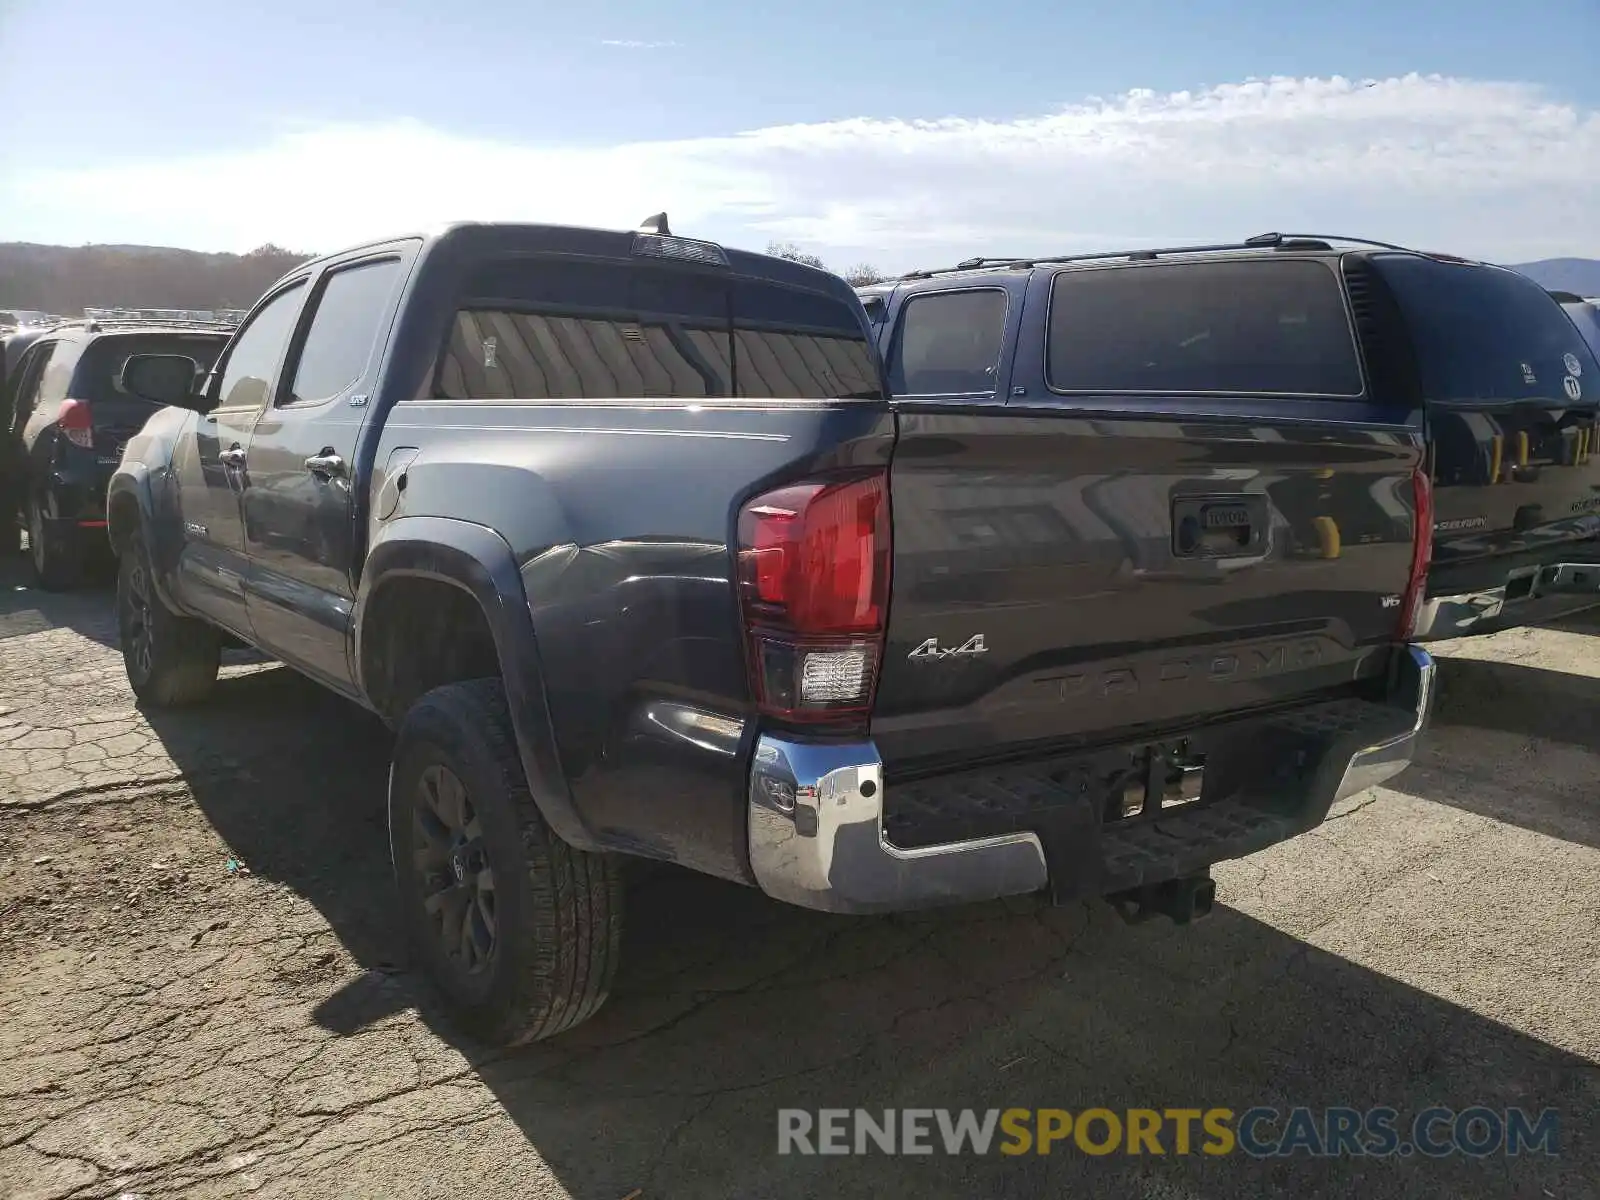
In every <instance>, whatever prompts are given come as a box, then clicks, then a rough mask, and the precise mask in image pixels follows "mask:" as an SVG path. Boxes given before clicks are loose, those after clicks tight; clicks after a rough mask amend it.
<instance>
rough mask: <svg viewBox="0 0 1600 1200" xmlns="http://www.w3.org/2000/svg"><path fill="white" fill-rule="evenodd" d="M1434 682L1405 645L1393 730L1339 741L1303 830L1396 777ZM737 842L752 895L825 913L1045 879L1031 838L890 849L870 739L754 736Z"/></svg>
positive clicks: (944, 900)
mask: <svg viewBox="0 0 1600 1200" xmlns="http://www.w3.org/2000/svg"><path fill="white" fill-rule="evenodd" d="M1434 679H1435V666H1434V662H1433V659H1432V657H1430V656H1429V654H1428V652H1427V651H1425V650H1423V649H1421V648H1420V647H1417V646H1412V647H1409V648H1408V651H1407V653H1406V655H1405V656H1404V658H1403V659H1402V660H1401V663H1400V678H1399V679H1398V680H1397V681H1396V687H1395V689H1394V694H1393V696H1392V698H1391V699H1392V707H1391V706H1389V705H1386V706H1384V707H1385V708H1386V709H1387V710H1388V712H1389V714H1390V715H1389V717H1388V718H1387V719H1386V720H1385V722H1384V724H1385V726H1386V728H1387V729H1388V730H1390V731H1393V730H1394V729H1395V728H1396V726H1397V725H1399V726H1400V727H1401V730H1402V731H1401V732H1398V733H1396V732H1390V733H1388V735H1387V736H1385V737H1383V738H1381V739H1380V740H1376V741H1374V742H1372V743H1371V744H1369V745H1366V746H1363V747H1362V748H1360V749H1357V750H1355V751H1353V752H1352V751H1351V750H1350V749H1349V744H1348V743H1345V748H1344V749H1343V750H1341V751H1340V753H1341V754H1342V755H1348V757H1347V758H1346V760H1345V764H1344V767H1343V770H1342V773H1339V774H1334V775H1332V776H1331V778H1330V776H1329V774H1328V773H1327V772H1323V771H1319V772H1317V773H1315V778H1318V779H1321V780H1323V781H1324V782H1322V783H1320V784H1318V785H1316V787H1317V790H1319V791H1322V795H1321V796H1320V797H1316V798H1311V797H1308V798H1307V800H1308V803H1307V805H1306V808H1307V810H1308V811H1311V812H1313V813H1315V814H1317V815H1315V816H1314V817H1313V818H1312V822H1313V823H1314V822H1315V821H1316V820H1320V819H1321V817H1320V814H1323V813H1326V811H1327V808H1328V806H1329V805H1330V804H1331V803H1334V802H1336V801H1337V800H1341V799H1345V798H1347V797H1349V796H1352V795H1354V794H1356V793H1357V792H1360V791H1363V790H1364V789H1366V788H1369V787H1372V786H1373V785H1374V784H1377V783H1381V782H1383V781H1384V780H1386V779H1389V778H1392V777H1393V776H1394V775H1396V774H1398V773H1399V772H1401V771H1403V770H1404V769H1405V768H1406V766H1407V765H1408V764H1409V763H1410V762H1411V759H1412V756H1413V754H1414V753H1415V750H1416V745H1417V741H1418V738H1419V736H1420V735H1421V732H1422V730H1423V727H1424V726H1425V724H1426V722H1427V718H1428V713H1429V710H1430V708H1431V706H1432V703H1433V696H1434V691H1435V687H1434ZM1396 707H1398V708H1400V709H1402V710H1403V711H1404V712H1406V713H1408V714H1409V717H1410V720H1409V722H1406V721H1405V720H1404V719H1402V720H1399V721H1396V720H1395V717H1397V716H1399V714H1397V713H1395V711H1394V708H1396ZM1334 771H1338V768H1337V767H1336V766H1335V767H1334ZM1333 780H1337V784H1336V786H1335V791H1336V794H1335V795H1334V796H1332V797H1329V796H1328V795H1327V792H1326V791H1325V790H1323V789H1326V788H1327V787H1328V786H1329V783H1330V782H1332V781H1333ZM1310 786H1311V785H1309V784H1308V788H1309V787H1310ZM1285 828H1286V829H1287V830H1289V832H1293V828H1292V826H1290V825H1285ZM1282 836H1287V834H1284V835H1282ZM749 838H750V864H751V868H752V870H753V871H754V874H755V877H756V881H757V883H758V884H759V885H760V887H761V889H762V891H764V892H766V893H767V894H768V895H769V896H772V897H774V898H775V899H778V900H783V901H787V902H788V903H790V904H798V905H801V906H803V907H805V908H815V909H821V910H824V911H827V912H841V913H873V912H896V911H904V910H910V909H917V908H927V907H931V906H935V905H941V904H958V903H965V902H971V901H979V900H991V899H995V898H997V897H1000V896H1010V895H1021V894H1024V893H1028V892H1036V891H1039V890H1041V889H1043V888H1045V887H1046V886H1047V885H1049V884H1050V882H1051V880H1050V874H1049V869H1048V867H1047V865H1046V858H1045V851H1044V846H1043V844H1042V843H1041V841H1040V839H1039V837H1038V836H1037V835H1036V834H1034V833H1032V832H1026V831H1024V832H1016V833H1007V834H1003V835H1000V836H996V837H984V838H977V839H974V840H970V841H960V842H947V843H944V844H942V845H934V846H919V847H916V848H914V849H906V848H903V847H900V846H896V845H894V844H893V843H891V842H890V841H889V839H888V837H887V836H886V835H885V832H884V783H883V763H882V760H881V758H880V757H879V755H878V751H877V748H876V747H875V746H874V745H873V744H872V743H871V742H870V741H865V742H852V743H844V744H837V743H834V744H810V743H805V742H796V741H792V740H788V739H786V738H782V737H777V736H774V735H771V734H765V735H763V736H762V737H761V738H760V740H759V741H758V743H757V746H756V753H755V761H754V763H753V765H752V767H751V773H750V787H749ZM1226 857H1229V855H1228V854H1226V853H1219V854H1218V855H1217V858H1218V860H1220V859H1222V858H1226Z"/></svg>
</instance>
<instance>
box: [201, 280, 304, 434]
mask: <svg viewBox="0 0 1600 1200" xmlns="http://www.w3.org/2000/svg"><path fill="white" fill-rule="evenodd" d="M304 291H305V284H304V283H303V282H301V283H295V284H291V285H290V286H289V287H286V288H284V290H283V291H281V292H279V293H278V294H277V295H276V296H274V297H273V298H272V299H271V300H269V301H267V303H266V305H265V306H264V307H263V308H261V309H260V310H259V311H258V312H257V313H256V315H255V316H254V317H252V318H251V319H250V323H249V324H248V325H246V326H245V327H244V328H243V329H242V330H240V332H239V335H238V336H237V337H236V338H235V339H234V341H233V348H232V349H231V350H229V351H228V359H227V362H226V363H225V364H224V365H223V368H222V383H221V386H220V390H219V391H218V393H217V395H218V398H219V407H221V408H259V407H261V405H263V404H264V403H266V400H267V396H268V394H269V393H270V391H271V389H272V381H273V378H274V377H275V376H276V374H277V370H278V364H279V363H280V362H281V361H283V350H284V347H285V345H287V343H288V341H289V335H290V334H291V333H292V332H293V331H294V319H295V315H296V314H297V313H298V312H299V310H300V297H301V294H302V293H303V292H304Z"/></svg>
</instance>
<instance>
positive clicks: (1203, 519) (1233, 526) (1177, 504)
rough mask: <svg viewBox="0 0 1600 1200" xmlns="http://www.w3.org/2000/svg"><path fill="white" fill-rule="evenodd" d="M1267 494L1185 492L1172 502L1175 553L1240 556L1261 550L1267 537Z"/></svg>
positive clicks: (1212, 556)
mask: <svg viewBox="0 0 1600 1200" xmlns="http://www.w3.org/2000/svg"><path fill="white" fill-rule="evenodd" d="M1267 512H1268V509H1267V498H1266V497H1265V496H1185V497H1182V498H1180V499H1177V500H1174V501H1173V502H1172V553H1173V554H1174V555H1176V556H1177V557H1179V558H1237V557H1242V556H1246V555H1253V554H1259V553H1261V550H1262V547H1263V546H1264V545H1265V544H1266V540H1267V525H1268V518H1267Z"/></svg>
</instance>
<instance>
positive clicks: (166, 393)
mask: <svg viewBox="0 0 1600 1200" xmlns="http://www.w3.org/2000/svg"><path fill="white" fill-rule="evenodd" d="M200 374H201V371H200V364H199V363H197V362H195V361H194V359H192V358H188V357H185V356H184V355H182V354H130V355H129V356H128V361H127V362H125V363H123V364H122V374H121V375H120V376H119V377H118V379H117V383H118V384H119V386H120V387H121V388H122V390H123V391H125V392H127V393H128V394H129V395H132V396H137V397H138V398H139V399H141V400H148V401H149V402H150V403H151V404H165V405H171V406H172V407H174V408H187V409H189V410H191V411H192V412H197V413H208V412H210V411H211V409H212V404H211V400H210V398H209V397H208V396H205V395H203V394H202V393H200V392H198V391H197V390H196V389H195V381H196V380H198V379H199V377H200Z"/></svg>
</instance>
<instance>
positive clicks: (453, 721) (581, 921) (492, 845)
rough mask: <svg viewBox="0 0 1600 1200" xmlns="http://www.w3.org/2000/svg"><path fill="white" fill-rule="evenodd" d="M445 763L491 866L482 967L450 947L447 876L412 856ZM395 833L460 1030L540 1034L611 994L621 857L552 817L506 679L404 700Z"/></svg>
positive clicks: (578, 1017) (392, 784)
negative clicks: (523, 748)
mask: <svg viewBox="0 0 1600 1200" xmlns="http://www.w3.org/2000/svg"><path fill="white" fill-rule="evenodd" d="M439 767H442V768H444V769H446V770H448V771H449V772H451V773H453V775H454V777H455V779H456V780H458V781H459V783H460V785H461V787H462V789H463V790H464V792H465V795H466V797H467V799H468V801H469V802H470V805H471V809H472V811H473V813H474V814H475V820H476V822H477V823H478V825H479V827H480V835H479V838H478V839H477V841H479V842H481V851H479V853H481V854H482V856H483V858H484V859H486V860H487V866H488V868H489V869H490V870H491V871H492V877H493V890H494V893H495V896H494V912H493V916H494V931H493V935H492V936H493V940H492V945H491V947H490V948H489V950H488V951H487V953H486V954H484V956H483V957H484V963H483V965H482V966H481V967H480V968H479V969H478V970H477V971H476V972H472V971H470V970H469V969H468V968H467V966H466V965H464V963H463V961H462V960H461V959H458V958H452V957H451V955H450V953H449V951H448V949H447V935H445V934H443V933H442V932H441V931H440V929H438V928H436V925H442V924H443V920H442V919H441V920H436V918H435V917H434V916H433V915H431V914H430V913H429V911H428V908H427V904H426V898H427V896H428V895H429V893H430V892H433V893H437V892H439V891H440V890H441V885H440V880H439V878H438V875H439V873H438V872H433V873H429V872H426V871H425V870H424V868H423V866H421V865H419V864H418V863H417V862H416V859H415V853H414V852H415V851H416V849H417V847H418V846H421V845H423V842H422V839H424V838H425V837H426V836H427V835H426V834H424V833H423V831H422V830H421V829H420V827H419V824H418V822H419V821H420V820H421V819H422V818H419V817H418V815H417V812H418V809H417V803H418V800H417V798H418V796H419V794H420V791H419V789H422V788H423V787H424V777H425V773H429V772H430V769H432V768H439ZM437 776H438V772H437V770H434V771H433V772H432V777H433V778H437ZM389 842H390V853H391V855H392V858H393V862H394V870H395V880H396V884H397V886H398V888H399V892H400V904H401V912H402V914H403V917H402V919H403V921H404V922H405V927H406V933H407V937H408V939H409V942H410V945H411V948H412V952H413V954H414V955H415V959H414V961H415V962H416V963H417V964H418V965H419V966H421V967H422V968H423V969H424V970H425V971H426V972H427V974H428V975H429V977H430V978H431V979H432V981H433V982H434V984H435V986H436V987H437V988H438V989H439V991H440V992H441V994H442V995H443V996H444V998H445V1000H446V1001H447V1002H448V1004H449V1005H450V1008H451V1009H452V1010H453V1013H454V1016H455V1019H456V1021H457V1022H458V1023H459V1024H460V1026H461V1027H462V1029H463V1030H464V1031H465V1032H467V1033H469V1034H470V1035H472V1036H473V1037H475V1038H477V1039H479V1040H480V1041H483V1042H486V1043H488V1044H490V1045H494V1046H514V1045H518V1044H522V1043H526V1042H533V1041H539V1040H541V1039H544V1038H548V1037H552V1036H554V1035H555V1034H558V1033H562V1032H564V1031H565V1030H568V1029H571V1028H572V1027H573V1026H575V1025H578V1024H580V1023H581V1022H583V1021H586V1020H588V1019H589V1018H590V1017H591V1016H593V1015H594V1014H595V1012H597V1011H598V1010H599V1008H600V1006H601V1005H603V1004H604V1003H605V1001H606V997H607V996H608V995H609V994H610V990H611V983H612V979H613V977H614V976H615V974H616V969H617V962H618V959H619V957H620V950H621V944H622V893H623V888H622V864H621V862H620V861H619V860H618V859H617V858H616V857H614V856H610V855H602V854H591V853H587V852H585V851H581V850H575V849H573V848H572V847H571V846H568V845H567V844H566V843H565V842H563V841H562V840H561V839H560V838H559V837H557V836H556V834H555V832H554V831H553V830H552V829H551V828H550V827H549V825H547V824H546V823H545V820H544V817H543V815H542V814H541V813H540V812H539V807H538V805H537V804H536V803H535V802H534V798H533V795H532V793H531V792H530V791H529V790H528V782H527V778H526V775H525V773H524V771H523V769H522V760H521V758H520V757H519V756H518V754H517V744H516V737H515V735H514V733H513V731H512V726H511V717H510V712H509V710H508V708H507V705H506V698H505V689H504V688H503V687H502V686H501V684H500V681H499V680H498V679H478V680H472V681H470V682H466V683H453V684H448V685H446V686H444V687H439V688H435V689H434V690H433V691H431V692H428V693H427V694H426V695H424V696H423V697H422V698H421V699H419V700H418V701H417V702H416V703H415V704H414V705H413V706H412V707H411V709H410V711H409V712H407V713H406V715H405V718H404V720H403V721H402V722H401V724H400V729H399V733H398V736H397V738H396V741H395V748H394V760H393V766H392V768H391V770H390V772H389ZM434 845H437V839H436V838H435V842H434ZM454 878H455V879H456V880H457V881H458V882H459V881H460V880H461V878H462V876H461V874H460V873H459V872H457V873H456V874H455V876H454ZM446 879H448V877H446ZM469 915H470V914H469Z"/></svg>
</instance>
